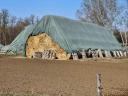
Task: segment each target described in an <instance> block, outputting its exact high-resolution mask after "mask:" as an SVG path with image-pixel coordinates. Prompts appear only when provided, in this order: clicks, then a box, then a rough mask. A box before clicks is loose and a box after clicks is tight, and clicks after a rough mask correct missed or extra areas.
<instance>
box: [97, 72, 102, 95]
mask: <svg viewBox="0 0 128 96" xmlns="http://www.w3.org/2000/svg"><path fill="white" fill-rule="evenodd" d="M96 78H97V96H103V87H102V82H101V74H96Z"/></svg>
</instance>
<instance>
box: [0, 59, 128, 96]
mask: <svg viewBox="0 0 128 96" xmlns="http://www.w3.org/2000/svg"><path fill="white" fill-rule="evenodd" d="M96 73H101V74H102V80H103V87H104V94H105V96H128V59H105V60H90V59H88V60H86V61H59V60H53V61H47V60H38V59H20V58H19V59H18V58H5V57H3V58H2V57H1V58H0V92H1V93H0V96H96Z"/></svg>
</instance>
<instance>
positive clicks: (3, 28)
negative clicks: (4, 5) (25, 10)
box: [0, 9, 39, 45]
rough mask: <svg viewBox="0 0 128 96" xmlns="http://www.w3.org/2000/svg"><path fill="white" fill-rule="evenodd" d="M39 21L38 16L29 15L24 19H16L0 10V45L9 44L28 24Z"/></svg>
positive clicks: (5, 10) (5, 11)
mask: <svg viewBox="0 0 128 96" xmlns="http://www.w3.org/2000/svg"><path fill="white" fill-rule="evenodd" d="M38 21H39V18H38V16H35V15H33V14H32V15H30V16H28V17H25V18H21V17H20V18H18V17H16V16H12V15H10V13H9V11H8V10H7V9H1V10H0V43H1V44H3V45H7V44H10V43H11V42H12V41H13V40H14V39H15V37H16V36H17V35H18V34H19V33H20V32H21V31H22V30H23V29H24V28H25V27H26V26H27V25H29V24H35V23H37V22H38Z"/></svg>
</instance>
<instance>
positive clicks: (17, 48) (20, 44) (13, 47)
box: [2, 25, 34, 54]
mask: <svg viewBox="0 0 128 96" xmlns="http://www.w3.org/2000/svg"><path fill="white" fill-rule="evenodd" d="M33 28H34V25H29V26H27V27H25V29H24V30H23V31H21V32H20V34H19V35H18V36H17V37H16V38H15V39H14V40H13V41H12V43H11V44H9V45H6V46H4V47H3V48H2V50H3V51H5V52H13V53H21V54H22V53H24V49H25V44H26V41H27V39H28V37H29V36H30V34H31V33H32V30H33Z"/></svg>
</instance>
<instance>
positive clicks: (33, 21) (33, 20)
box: [29, 14, 35, 24]
mask: <svg viewBox="0 0 128 96" xmlns="http://www.w3.org/2000/svg"><path fill="white" fill-rule="evenodd" d="M29 18H30V22H31V24H34V23H35V16H34V15H33V14H32V15H30V17H29Z"/></svg>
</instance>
